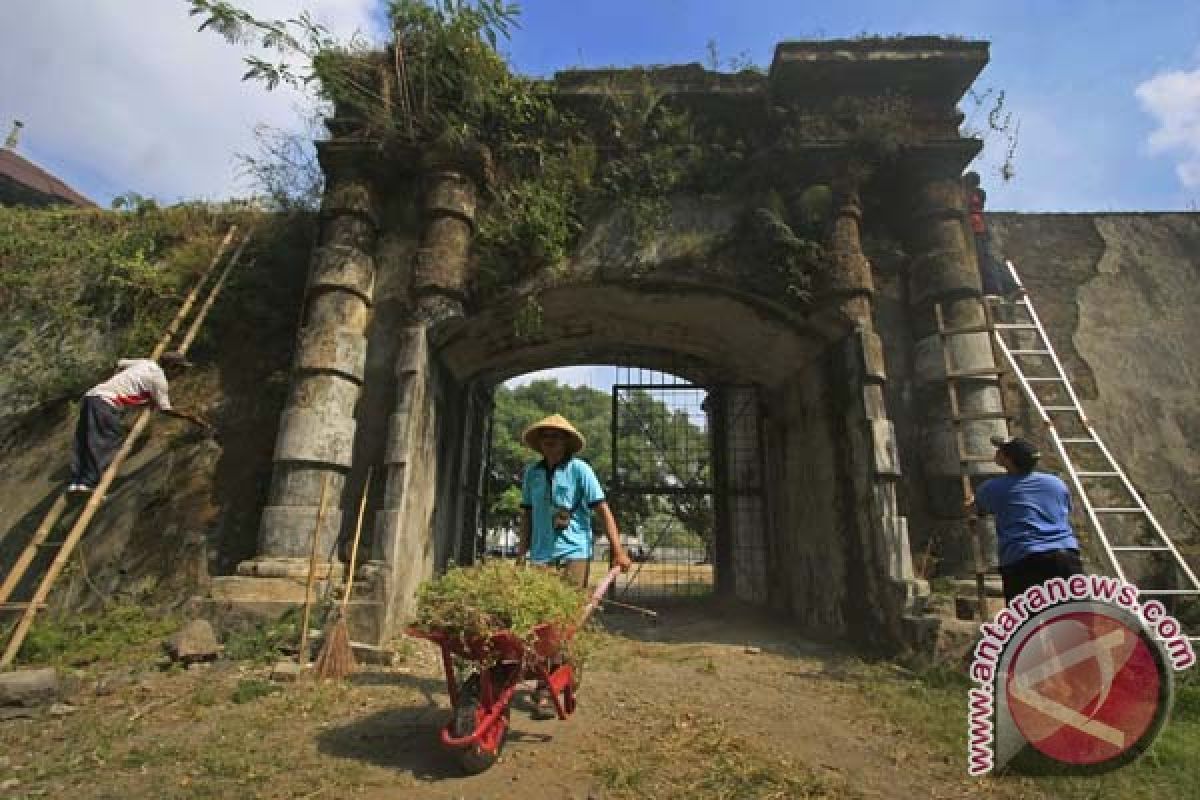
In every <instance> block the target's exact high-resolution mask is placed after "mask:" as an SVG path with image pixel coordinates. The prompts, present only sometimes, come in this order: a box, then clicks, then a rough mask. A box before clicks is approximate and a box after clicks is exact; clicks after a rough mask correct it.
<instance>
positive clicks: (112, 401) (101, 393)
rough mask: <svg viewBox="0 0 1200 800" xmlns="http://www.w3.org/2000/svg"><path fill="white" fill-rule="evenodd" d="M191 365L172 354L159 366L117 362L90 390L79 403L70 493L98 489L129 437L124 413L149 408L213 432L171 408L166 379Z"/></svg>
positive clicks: (134, 360) (148, 362)
mask: <svg viewBox="0 0 1200 800" xmlns="http://www.w3.org/2000/svg"><path fill="white" fill-rule="evenodd" d="M189 366H191V363H190V362H188V360H187V359H186V358H184V357H183V355H182V354H181V353H174V352H172V353H164V354H163V355H162V357H161V358H159V360H158V361H153V360H151V359H149V358H123V359H121V360H120V361H118V362H117V370H118V371H117V373H116V374H114V375H113V376H112V377H111V378H109V379H108V380H106V381H104V382H103V383H98V384H96V385H95V386H93V387H92V388H91V389H89V390H88V391H87V393H86V394H85V395H84V396H83V401H82V402H81V403H80V404H79V422H78V423H77V424H76V426H75V447H74V449H73V450H72V452H71V481H70V483H69V484H68V485H67V491H68V492H90V491H92V489H95V488H96V484H98V483H99V482H100V476H101V475H103V474H104V470H105V469H106V468H107V467H108V465H109V463H111V462H112V458H113V454H114V453H115V452H116V450H117V446H118V445H119V444H120V443H121V437H122V436H123V435H124V433H125V431H124V428H123V427H122V426H121V417H120V412H121V411H123V410H124V409H126V408H136V407H139V406H145V405H150V406H152V407H154V408H156V409H158V410H159V411H161V412H163V413H164V414H170V415H171V416H173V417H179V418H180V419H186V420H188V421H190V422H194V423H195V424H197V425H199V426H200V427H202V428H204V429H206V430H208V429H210V428H211V426H210V425H209V424H208V423H207V422H205V421H204V420H203V419H201V418H200V417H198V416H196V415H195V414H191V413H189V412H187V411H180V410H178V409H176V408H172V407H171V398H170V396H169V395H168V388H169V387H168V383H167V374H168V373H169V374H171V375H172V376H174V375H175V374H177V373H178V371H179V370H181V369H183V368H184V367H189Z"/></svg>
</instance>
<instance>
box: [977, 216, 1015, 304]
mask: <svg viewBox="0 0 1200 800" xmlns="http://www.w3.org/2000/svg"><path fill="white" fill-rule="evenodd" d="M975 255H976V257H977V258H978V259H979V278H980V281H981V282H982V284H983V293H984V294H985V295H986V294H994V295H1001V296H1006V295H1010V294H1012V293H1013V292H1015V291H1016V289H1017V284H1016V283H1014V282H1013V279H1012V275H1010V274H1009V273H1008V267H1006V266H1004V264H1001V263H1000V262H999V261H997V260H996V257H995V256H993V255H992V237H991V234H989V233H988V232H987V231H983V232H982V233H979V232H976V234H975Z"/></svg>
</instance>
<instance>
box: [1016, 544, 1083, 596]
mask: <svg viewBox="0 0 1200 800" xmlns="http://www.w3.org/2000/svg"><path fill="white" fill-rule="evenodd" d="M1082 572H1083V560H1082V559H1081V558H1080V557H1079V551H1078V550H1049V551H1047V552H1045V553H1033V554H1032V555H1028V556H1025V557H1024V558H1022V559H1019V560H1017V561H1014V562H1013V563H1011V564H1009V565H1008V566H1005V567H1001V568H1000V580H1001V581H1002V582H1003V584H1004V602H1006V603H1011V602H1012V599H1013V598H1014V597H1016V596H1017V595H1019V594H1020V593H1021V592H1023V591H1025V590H1026V589H1029V588H1032V587H1034V586H1037V585H1038V584H1040V583H1045V582H1046V581H1048V580H1050V579H1051V578H1069V577H1071V576H1072V575H1079V574H1080V573H1082Z"/></svg>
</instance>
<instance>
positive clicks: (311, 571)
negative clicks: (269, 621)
mask: <svg viewBox="0 0 1200 800" xmlns="http://www.w3.org/2000/svg"><path fill="white" fill-rule="evenodd" d="M328 493H329V473H328V472H326V473H325V474H324V475H323V476H322V478H321V502H320V504H319V505H318V506H317V524H316V525H314V526H313V533H312V547H311V548H310V549H309V554H308V581H307V582H306V583H305V584H304V618H303V620H302V622H301V625H300V652H298V653H297V654H296V660H297V661H298V662H299V664H300V665H301V666H304V664H305V663H307V661H308V657H307V656H306V655H305V653H306V652H307V650H308V618H309V614H310V613H311V612H312V586H313V579H314V578H315V577H316V574H317V541H318V540H319V539H320V538H321V523H322V522H323V521H324V520H325V498H326V496H327V495H328Z"/></svg>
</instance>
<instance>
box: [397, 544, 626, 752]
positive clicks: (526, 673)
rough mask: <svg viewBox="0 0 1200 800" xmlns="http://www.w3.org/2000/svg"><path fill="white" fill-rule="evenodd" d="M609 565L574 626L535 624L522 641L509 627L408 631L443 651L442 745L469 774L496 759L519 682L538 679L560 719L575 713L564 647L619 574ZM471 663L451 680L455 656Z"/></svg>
mask: <svg viewBox="0 0 1200 800" xmlns="http://www.w3.org/2000/svg"><path fill="white" fill-rule="evenodd" d="M620 571H621V570H620V568H619V567H613V568H612V569H611V570H609V572H608V575H606V576H605V578H604V580H603V581H601V582H600V585H599V586H597V587H596V590H595V591H594V592H593V593H592V596H591V598H590V599H589V600H588V602H587V604H586V605H585V606H584V607H583V611H582V612H581V614H580V617H579V620H578V621H577V622H576V623H575V624H574V625H569V626H565V627H564V626H555V625H549V624H547V625H539V626H537V627H536V628H534V629H533V635H532V636H531V637H529V638H528V639H523V638H521V637H520V636H517V635H516V634H515V633H512V632H511V631H498V632H496V633H494V634H491V635H490V636H488V637H486V638H484V637H477V638H465V637H463V636H460V635H457V634H452V633H443V632H440V631H420V630H411V629H410V630H409V632H408V633H409V635H411V636H417V637H420V638H422V639H428V640H430V641H431V642H436V643H437V645H438V647H440V648H441V650H442V666H443V667H444V668H445V670H446V689H447V691H448V692H449V694H450V705H451V707H452V709H453V713H452V715H451V717H450V721H449V722H448V723H446V726H445V727H444V728H442V731H441V740H442V744H444V745H445V746H446V747H449V748H451V749H453V750H455V751H457V754H458V760H459V763H461V764H462V767H463V769H464V770H466V771H467V772H470V773H477V772H483V771H484V770H485V769H487V768H488V767H490V766H492V765H493V764H495V763H496V759H497V758H499V757H500V751H501V749H503V747H504V740H505V738H506V737H507V736H508V727H509V713H510V704H511V703H512V699H513V696H514V695H515V694H516V692H517V689H518V687H519V685H520V684H521V682H522V681H526V680H537V681H539V683H540V684H542V685H544V686H546V687H548V690H549V694H550V701H551V702H552V703H553V704H554V711H555V713H556V714H557V715H558V718H559V719H566V718H567V717H569V716H570V715H571V714H572V713H574V711H575V677H576V676H575V670H574V669H573V667H572V664H571V662H570V660H569V658H567V657H566V656H565V655H564V653H563V649H564V646H565V645H566V644H567V642H569V641H570V640H571V637H573V636H574V635H575V632H576V631H577V630H578V629H579V628H581V627H582V626H583V623H584V622H586V621H587V618H588V617H589V616H590V615H591V613H592V611H594V610H595V608H596V606H597V605H599V604H600V599H601V598H602V597H603V596H604V593H605V592H607V591H608V587H609V586H610V585H612V582H613V581H614V580H615V579H616V577H617V574H618V573H619V572H620ZM455 656H458V657H459V658H460V659H462V660H464V661H469V662H473V664H474V666H473V667H472V668H470V669H468V670H467V674H466V677H465V678H464V679H463V681H462V683H459V682H458V681H457V680H456V678H455V672H454V657H455Z"/></svg>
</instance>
